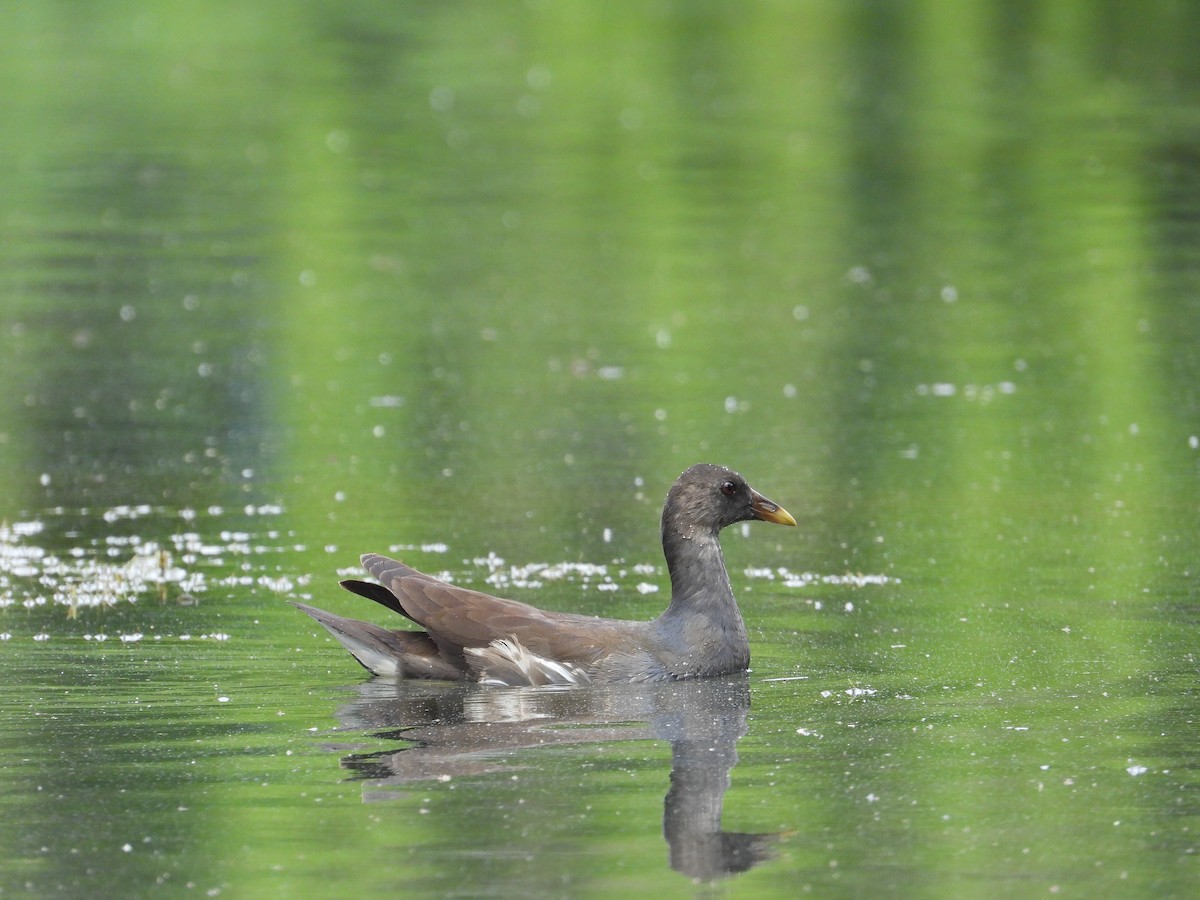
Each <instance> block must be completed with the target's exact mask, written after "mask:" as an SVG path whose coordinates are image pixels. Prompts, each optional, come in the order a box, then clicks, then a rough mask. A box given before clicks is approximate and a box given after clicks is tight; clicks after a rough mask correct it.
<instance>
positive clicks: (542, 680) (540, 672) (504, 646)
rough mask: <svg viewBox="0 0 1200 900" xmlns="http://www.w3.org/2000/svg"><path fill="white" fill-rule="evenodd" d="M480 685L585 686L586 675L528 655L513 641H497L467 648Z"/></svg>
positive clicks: (549, 660) (562, 664)
mask: <svg viewBox="0 0 1200 900" xmlns="http://www.w3.org/2000/svg"><path fill="white" fill-rule="evenodd" d="M464 652H465V653H468V654H470V655H471V656H472V657H474V659H473V660H472V666H473V668H475V670H476V671H477V672H478V673H479V681H480V683H481V684H495V685H509V686H512V685H525V684H532V685H542V684H587V683H588V682H590V681H591V680H592V679H591V678H590V677H589V676H588V673H587V672H585V671H584V670H583V669H581V668H579V667H578V666H574V665H571V664H570V663H562V662H556V661H555V660H553V659H546V658H545V657H544V656H538V655H537V654H536V653H532V652H530V650H529V649H528V648H527V647H524V646H522V645H521V644H520V642H519V641H517V640H516V638H499V639H498V640H494V641H492V642H491V643H490V644H488V645H487V646H486V647H467V648H465V649H464Z"/></svg>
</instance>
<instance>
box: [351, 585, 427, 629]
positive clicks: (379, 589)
mask: <svg viewBox="0 0 1200 900" xmlns="http://www.w3.org/2000/svg"><path fill="white" fill-rule="evenodd" d="M341 584H342V587H344V588H345V589H346V590H348V591H350V592H351V593H352V594H358V596H360V597H366V598H367V599H368V600H374V601H375V602H376V603H378V604H380V605H381V606H386V607H387V608H388V609H390V610H391V611H392V612H395V613H400V615H402V616H404V618H406V619H412V616H410V615H409V614H408V613H407V612H405V611H404V607H403V606H401V605H400V601H399V600H397V599H396V595H395V594H393V593H392V592H391V591H389V590H388V589H387V588H385V587H384V586H383V585H382V584H374V583H373V582H370V581H356V580H349V581H343V582H342V583H341ZM414 621H415V620H414Z"/></svg>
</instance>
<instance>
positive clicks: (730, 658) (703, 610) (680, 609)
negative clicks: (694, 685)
mask: <svg viewBox="0 0 1200 900" xmlns="http://www.w3.org/2000/svg"><path fill="white" fill-rule="evenodd" d="M663 551H664V553H665V554H666V557H667V571H668V572H669V573H670V575H671V605H670V606H668V607H667V610H666V612H664V613H663V614H662V615H661V616H659V617H658V618H657V619H655V620H654V622H653V623H652V626H653V628H654V631H655V633H656V635H657V637H658V638H659V641H660V646H662V648H663V649H664V651H665V654H664V657H665V658H664V659H663V662H664V664H665V665H666V666H667V668H668V669H669V670H670V671H671V672H672V674H675V675H677V676H683V675H723V674H727V673H730V672H740V671H741V670H743V669H745V668H746V666H747V665H749V663H750V641H749V639H748V638H747V637H746V626H745V623H744V622H743V621H742V614H741V612H739V611H738V606H737V601H736V600H735V599H734V596H733V588H732V587H731V586H730V584H729V575H728V573H726V571H725V558H724V557H723V556H722V554H721V544H720V543H719V542H718V540H717V536H716V534H714V533H710V532H693V533H692V534H686V535H685V534H682V533H680V531H678V530H676V529H672V528H670V527H669V526H668V525H667V524H666V523H664V528H663Z"/></svg>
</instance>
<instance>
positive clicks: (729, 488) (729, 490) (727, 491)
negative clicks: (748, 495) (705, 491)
mask: <svg viewBox="0 0 1200 900" xmlns="http://www.w3.org/2000/svg"><path fill="white" fill-rule="evenodd" d="M736 491H737V487H736V486H735V485H734V483H733V482H732V481H727V482H725V483H724V484H723V485H721V493H722V494H724V495H725V496H726V497H732V496H733V495H734V492H736Z"/></svg>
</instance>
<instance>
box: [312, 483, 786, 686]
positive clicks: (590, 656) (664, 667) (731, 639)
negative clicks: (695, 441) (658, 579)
mask: <svg viewBox="0 0 1200 900" xmlns="http://www.w3.org/2000/svg"><path fill="white" fill-rule="evenodd" d="M748 520H759V521H763V522H774V523H776V524H778V525H795V524H796V520H795V519H794V518H792V516H791V514H790V513H788V511H787V510H785V509H784V508H783V507H781V506H780V505H779V504H777V503H775V502H773V501H771V500H768V499H767V498H766V497H764V496H763V495H762V494H760V493H758V491H756V490H754V489H753V488H752V487H750V485H749V484H747V483H746V479H744V478H743V477H742V476H741V475H739V474H738V473H737V472H734V471H733V470H732V469H727V468H725V467H724V466H716V465H711V464H707V463H702V464H699V465H695V466H692V467H691V468H689V469H688V470H687V471H685V472H684V473H683V474H682V475H680V476H679V478H677V479H676V480H675V483H674V484H673V485H672V486H671V489H670V491H668V493H667V499H666V502H665V503H664V504H663V512H662V544H663V554H664V556H665V557H666V560H667V572H668V573H669V575H670V578H671V602H670V605H669V606H668V607H667V609H666V610H665V611H664V612H663V613H662V615H660V616H659V617H658V618H656V619H652V620H650V621H645V622H639V621H623V620H618V619H603V618H599V617H596V616H587V615H579V614H576V613H566V612H551V611H549V610H542V609H538V608H537V607H534V606H530V605H529V604H527V603H521V602H519V601H516V600H505V599H502V598H500V597H493V596H491V595H489V594H485V593H483V592H481V591H475V590H471V589H469V588H464V587H459V586H457V585H453V584H449V583H447V582H445V581H441V580H439V579H437V578H434V577H432V576H431V575H426V574H424V573H422V572H418V571H417V570H416V569H414V568H412V567H410V566H407V565H405V564H404V563H402V562H398V561H397V560H394V559H389V558H387V557H386V556H380V555H379V554H377V553H368V554H366V555H365V556H363V557H362V564H363V567H364V568H365V569H366V570H367V571H368V572H370V573H371V575H373V576H374V577H375V578H376V579H377V581H378V582H379V583H378V584H376V583H374V582H369V581H357V580H351V581H343V582H342V583H341V585H342V587H344V588H346V590H349V591H352V592H353V593H355V594H359V595H360V596H363V597H367V598H369V599H371V600H374V601H375V602H376V603H379V604H381V605H383V606H386V607H387V608H388V609H390V610H392V611H393V612H396V613H399V614H400V615H401V616H404V617H405V618H407V619H410V620H411V621H412V622H414V623H415V624H417V625H419V626H421V627H422V628H424V629H425V630H424V631H416V630H389V629H386V628H382V627H380V626H378V625H373V624H371V623H369V622H360V621H358V620H356V619H348V618H345V617H343V616H337V615H334V614H333V613H329V612H325V611H324V610H321V609H317V608H316V607H313V606H307V605H305V604H302V603H297V604H295V606H297V607H298V608H299V609H301V610H302V611H304V612H306V613H307V614H308V615H310V616H312V617H313V618H314V619H316V620H317V621H318V622H320V623H321V625H323V626H324V627H325V628H326V629H327V630H328V631H329V633H330V634H332V635H333V636H334V637H335V638H337V640H338V641H339V642H340V643H341V644H342V646H344V647H345V648H346V649H347V650H349V651H350V653H351V654H353V656H354V658H355V659H357V660H358V661H359V662H360V663H361V664H362V665H363V666H364V667H365V668H366V669H367V670H369V671H370V672H372V673H374V674H375V675H382V676H390V677H400V678H441V679H453V680H469V681H480V682H484V683H487V684H504V685H531V684H583V683H587V682H592V681H597V682H640V681H661V680H672V679H681V678H696V677H702V676H712V675H728V674H730V673H732V672H740V671H742V670H744V669H745V668H746V667H747V666H748V665H749V664H750V641H749V639H748V638H747V636H746V626H745V623H744V622H743V621H742V615H741V612H740V611H739V610H738V605H737V600H736V599H735V598H734V596H733V588H732V586H731V585H730V583H729V575H728V573H727V572H726V571H725V559H724V556H723V555H722V554H721V544H720V541H719V540H718V535H719V533H720V531H721V529H722V528H725V527H726V526H727V525H732V524H734V523H735V522H744V521H748Z"/></svg>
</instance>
